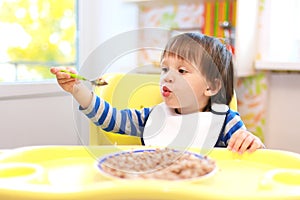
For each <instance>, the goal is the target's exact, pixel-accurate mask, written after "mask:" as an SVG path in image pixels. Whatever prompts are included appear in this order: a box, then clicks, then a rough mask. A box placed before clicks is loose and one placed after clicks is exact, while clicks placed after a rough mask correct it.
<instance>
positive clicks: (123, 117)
mask: <svg viewBox="0 0 300 200" xmlns="http://www.w3.org/2000/svg"><path fill="white" fill-rule="evenodd" d="M126 121H127V114H126V110H121V126H120V130H119V133H121V134H124V133H125V130H126V128H125V127H126Z"/></svg>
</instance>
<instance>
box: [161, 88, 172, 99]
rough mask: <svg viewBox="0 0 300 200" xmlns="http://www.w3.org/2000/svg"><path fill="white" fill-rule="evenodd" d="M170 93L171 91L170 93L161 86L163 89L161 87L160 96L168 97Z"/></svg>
mask: <svg viewBox="0 0 300 200" xmlns="http://www.w3.org/2000/svg"><path fill="white" fill-rule="evenodd" d="M171 92H172V91H171V90H170V89H169V88H168V87H167V86H163V87H162V95H163V96H164V97H168V96H170V94H171Z"/></svg>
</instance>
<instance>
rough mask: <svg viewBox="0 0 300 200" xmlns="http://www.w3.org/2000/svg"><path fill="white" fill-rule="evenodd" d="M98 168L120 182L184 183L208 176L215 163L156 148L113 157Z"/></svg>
mask: <svg viewBox="0 0 300 200" xmlns="http://www.w3.org/2000/svg"><path fill="white" fill-rule="evenodd" d="M99 167H100V169H101V170H103V172H105V173H108V174H109V175H111V176H114V177H118V178H123V179H137V178H140V179H164V180H185V179H194V178H199V177H203V176H205V175H208V174H210V173H212V172H213V171H214V169H215V168H216V163H215V161H214V160H212V159H210V158H208V157H207V156H201V155H198V154H194V153H191V152H182V151H178V150H174V149H169V148H164V149H159V148H157V149H148V150H147V149H146V150H137V151H130V152H123V153H119V154H115V155H113V156H109V157H106V158H104V159H102V160H101V161H100V162H99Z"/></svg>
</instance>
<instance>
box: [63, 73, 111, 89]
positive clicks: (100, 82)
mask: <svg viewBox="0 0 300 200" xmlns="http://www.w3.org/2000/svg"><path fill="white" fill-rule="evenodd" d="M60 71H61V72H64V73H67V74H70V76H71V77H72V78H76V79H79V80H83V81H89V82H90V83H91V84H92V85H94V86H103V85H107V84H108V83H107V82H106V81H105V80H104V79H102V78H98V79H96V80H89V79H87V78H85V77H83V76H81V75H79V74H74V73H72V72H69V71H67V70H63V69H62V70H60Z"/></svg>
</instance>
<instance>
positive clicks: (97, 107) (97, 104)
mask: <svg viewBox="0 0 300 200" xmlns="http://www.w3.org/2000/svg"><path fill="white" fill-rule="evenodd" d="M99 106H100V99H99V98H96V102H95V106H94V108H93V110H92V111H91V112H90V113H89V114H87V115H86V116H87V117H88V118H92V117H95V115H96V113H97V110H98V109H99Z"/></svg>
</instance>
